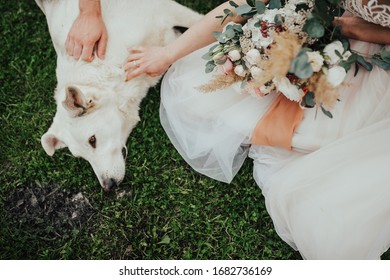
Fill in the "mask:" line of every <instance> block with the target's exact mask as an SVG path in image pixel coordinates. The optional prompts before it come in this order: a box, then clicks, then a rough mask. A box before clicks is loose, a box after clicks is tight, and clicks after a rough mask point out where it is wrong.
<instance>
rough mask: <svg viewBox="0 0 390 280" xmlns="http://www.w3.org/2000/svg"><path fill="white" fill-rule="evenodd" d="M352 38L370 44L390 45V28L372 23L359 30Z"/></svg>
mask: <svg viewBox="0 0 390 280" xmlns="http://www.w3.org/2000/svg"><path fill="white" fill-rule="evenodd" d="M350 38H353V39H358V40H361V41H365V42H370V43H376V44H384V45H389V44H390V28H387V27H383V26H380V25H377V24H373V23H370V24H368V25H367V26H362V27H361V28H358V29H357V30H356V32H355V33H354V34H353V35H352V36H351V37H350Z"/></svg>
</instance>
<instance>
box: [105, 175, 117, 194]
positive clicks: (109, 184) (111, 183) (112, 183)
mask: <svg viewBox="0 0 390 280" xmlns="http://www.w3.org/2000/svg"><path fill="white" fill-rule="evenodd" d="M117 186H118V182H117V181H116V180H115V179H113V178H110V179H104V180H103V189H104V191H106V192H109V191H110V190H112V189H113V188H116V187H117Z"/></svg>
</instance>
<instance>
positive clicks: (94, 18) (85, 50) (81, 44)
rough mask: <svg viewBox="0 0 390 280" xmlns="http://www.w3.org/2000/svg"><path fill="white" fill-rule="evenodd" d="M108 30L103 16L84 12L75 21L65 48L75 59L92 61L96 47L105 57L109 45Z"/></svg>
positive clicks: (102, 57) (98, 52) (99, 54)
mask: <svg viewBox="0 0 390 280" xmlns="http://www.w3.org/2000/svg"><path fill="white" fill-rule="evenodd" d="M107 38H108V35H107V30H106V26H105V25H104V22H103V18H102V17H101V15H100V14H96V13H82V12H80V14H79V16H78V17H77V18H76V20H75V21H74V22H73V25H72V27H71V29H70V31H69V33H68V37H67V39H66V42H65V48H66V51H67V53H68V54H69V55H70V56H73V57H74V58H75V59H77V60H78V59H79V58H81V59H83V60H85V61H88V62H90V61H92V59H93V56H94V49H95V48H96V53H97V56H98V57H99V58H101V59H104V56H105V53H106V47H107Z"/></svg>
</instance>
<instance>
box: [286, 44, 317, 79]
mask: <svg viewBox="0 0 390 280" xmlns="http://www.w3.org/2000/svg"><path fill="white" fill-rule="evenodd" d="M306 52H307V49H302V50H300V51H299V53H298V54H297V56H296V57H295V58H294V59H293V61H292V62H291V65H290V69H289V72H290V73H293V74H295V75H296V76H297V77H298V78H300V79H307V78H309V77H311V76H312V75H313V67H312V66H311V64H310V63H309V57H308V56H307V53H306Z"/></svg>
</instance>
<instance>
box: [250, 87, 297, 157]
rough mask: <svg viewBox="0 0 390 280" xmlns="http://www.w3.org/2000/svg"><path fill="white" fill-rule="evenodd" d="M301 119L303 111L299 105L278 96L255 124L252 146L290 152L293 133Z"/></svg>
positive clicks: (281, 95) (282, 96)
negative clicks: (278, 148) (275, 148)
mask: <svg viewBox="0 0 390 280" xmlns="http://www.w3.org/2000/svg"><path fill="white" fill-rule="evenodd" d="M302 119H303V109H302V108H301V107H300V106H299V103H298V102H295V101H291V100H289V99H287V97H285V96H284V95H283V94H279V96H278V97H277V98H276V99H275V101H274V102H273V104H272V105H271V107H270V108H269V109H268V111H267V112H266V113H265V115H264V116H263V118H262V119H260V121H259V122H258V123H257V125H256V128H255V130H254V132H253V136H252V144H255V145H262V146H274V147H282V148H285V149H287V150H291V149H292V147H291V141H292V137H293V134H294V131H295V129H296V127H297V126H298V125H299V124H300V123H301V121H302Z"/></svg>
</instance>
